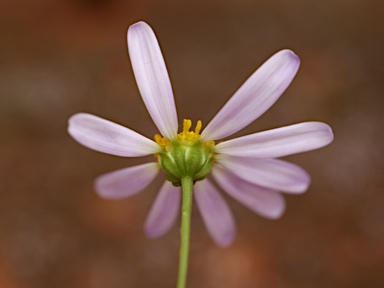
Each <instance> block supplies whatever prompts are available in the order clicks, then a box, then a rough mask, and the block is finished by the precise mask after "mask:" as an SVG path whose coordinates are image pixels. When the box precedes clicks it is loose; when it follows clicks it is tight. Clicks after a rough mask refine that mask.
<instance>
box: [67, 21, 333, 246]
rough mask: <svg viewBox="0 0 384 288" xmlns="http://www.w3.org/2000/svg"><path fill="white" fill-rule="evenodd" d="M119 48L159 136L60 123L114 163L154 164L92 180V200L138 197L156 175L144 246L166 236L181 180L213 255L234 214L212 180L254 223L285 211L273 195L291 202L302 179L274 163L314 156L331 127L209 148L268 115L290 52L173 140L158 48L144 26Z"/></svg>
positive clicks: (85, 120) (88, 118) (85, 118)
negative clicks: (138, 160)
mask: <svg viewBox="0 0 384 288" xmlns="http://www.w3.org/2000/svg"><path fill="white" fill-rule="evenodd" d="M128 48H129V55H130V59H131V62H132V67H133V71H134V74H135V78H136V82H137V85H138V88H139V90H140V94H141V97H142V98H143V101H144V103H145V106H146V107H147V110H148V112H149V114H150V116H151V117H152V120H153V121H154V123H155V125H156V126H157V128H158V129H159V131H160V134H157V135H155V139H154V140H155V141H153V140H151V139H148V138H146V137H144V136H142V135H141V134H139V133H137V132H135V131H133V130H131V129H129V128H126V127H123V126H120V125H118V124H115V123H113V122H110V121H108V120H105V119H102V118H99V117H97V116H94V115H90V114H86V113H79V114H76V115H74V116H72V117H71V118H70V119H69V128H68V131H69V133H70V135H71V136H72V137H73V138H74V139H76V140H77V141H78V142H79V143H80V144H82V145H84V146H86V147H88V148H91V149H93V150H96V151H99V152H103V153H107V154H111V155H116V156H122V157H139V156H145V155H150V154H154V155H155V157H156V158H154V160H155V161H153V162H151V163H146V164H142V165H138V166H134V167H130V168H125V169H121V170H118V171H114V172H111V173H108V174H105V175H102V176H100V177H99V178H97V179H96V181H95V188H96V191H97V193H98V194H99V195H100V196H101V197H103V198H108V199H120V198H124V197H128V196H132V195H134V194H137V193H139V192H140V191H142V190H144V188H145V187H146V186H147V185H149V184H150V183H151V181H152V180H153V179H154V178H155V177H156V176H157V175H158V174H159V173H160V172H161V171H163V174H164V175H165V178H166V181H165V182H164V184H163V186H162V187H161V189H160V192H159V193H158V195H157V197H156V199H155V201H154V203H153V206H152V208H151V210H150V212H149V214H148V217H147V219H146V222H145V232H146V234H147V235H148V236H149V237H158V236H161V235H163V234H164V233H166V232H167V231H168V230H169V229H170V228H171V227H172V225H173V224H174V222H175V221H176V219H177V216H178V213H179V211H180V208H181V195H182V194H181V180H182V179H183V177H190V178H191V179H192V181H193V183H194V186H193V188H194V191H193V195H194V198H195V201H196V203H197V206H198V208H199V210H200V213H201V215H202V218H203V220H204V223H205V225H206V227H207V230H208V233H209V234H210V236H211V237H212V239H213V240H214V242H215V243H216V244H217V245H219V246H223V247H225V246H228V245H230V244H231V243H232V242H233V240H234V237H235V235H236V225H235V221H234V218H233V215H232V213H231V211H230V209H229V207H228V205H227V203H226V202H225V200H224V198H223V197H222V196H221V194H220V193H219V191H218V189H217V188H216V186H215V185H213V184H212V182H211V180H208V179H207V176H208V174H212V176H213V179H214V180H215V181H216V183H217V184H218V185H219V186H220V187H221V188H222V189H223V190H224V191H225V192H227V193H228V194H229V195H230V196H231V197H233V198H234V199H236V200H237V201H239V202H241V203H242V204H243V205H245V206H247V207H248V208H249V209H251V210H253V211H254V212H256V213H258V214H259V215H261V216H263V217H266V218H270V219H276V218H279V217H280V216H281V215H282V213H283V212H284V210H285V202H284V198H283V196H282V194H281V193H291V194H300V193H303V192H305V191H306V190H307V188H308V186H309V183H310V177H309V175H308V173H307V172H306V171H305V170H303V169H302V168H300V167H299V166H297V165H295V164H292V163H289V162H286V161H283V160H278V159H276V158H278V157H283V156H287V155H292V154H295V153H300V152H305V151H309V150H313V149H317V148H320V147H323V146H325V145H327V144H329V143H330V142H332V140H333V134H332V130H331V128H330V127H329V126H328V125H327V124H324V123H321V122H304V123H300V124H294V125H290V126H285V127H281V128H277V129H272V130H269V131H264V132H259V133H255V134H251V135H247V136H243V137H239V138H236V139H232V140H227V141H223V142H220V143H217V142H215V141H217V140H220V139H222V138H225V137H228V136H230V135H232V134H234V133H236V132H237V131H239V130H241V129H243V128H244V127H245V126H247V125H248V124H250V123H251V122H252V121H254V120H255V119H257V118H258V117H259V116H260V115H262V114H263V113H264V112H265V111H266V110H268V109H269V108H270V107H271V106H272V105H273V104H274V103H275V102H276V101H277V99H278V98H279V97H280V95H281V94H282V93H283V92H284V91H285V89H286V88H287V87H288V85H289V84H290V83H291V81H292V80H293V78H294V77H295V75H296V73H297V71H298V69H299V65H300V59H299V58H298V57H297V55H296V54H294V53H293V52H292V51H290V50H282V51H280V52H278V53H276V54H275V55H273V56H272V57H271V58H269V59H268V60H267V61H266V62H265V63H264V64H263V65H262V66H261V67H260V68H259V69H258V70H256V72H254V73H253V74H252V75H251V76H250V77H249V79H248V80H247V81H246V82H245V83H244V84H243V85H242V86H241V87H240V89H238V90H237V92H236V93H235V94H234V95H233V96H232V98H231V99H230V100H229V101H228V102H227V103H226V104H225V105H224V107H223V108H222V109H221V110H220V111H219V113H218V114H217V115H216V116H215V117H214V118H213V119H212V120H211V121H210V122H209V124H208V125H207V126H206V127H205V129H203V130H202V132H201V133H200V131H201V129H202V123H201V121H198V122H197V124H196V127H195V129H194V131H190V129H191V126H192V122H191V121H190V120H188V119H186V120H184V122H183V130H182V131H181V132H180V133H178V122H177V113H176V107H175V102H174V97H173V92H172V86H171V83H170V80H169V76H168V73H167V69H166V65H165V63H164V59H163V57H162V54H161V50H160V47H159V44H158V42H157V40H156V36H155V34H154V32H153V31H152V29H151V28H150V27H149V26H148V25H147V24H146V23H144V22H139V23H136V24H134V25H132V26H130V28H129V30H128Z"/></svg>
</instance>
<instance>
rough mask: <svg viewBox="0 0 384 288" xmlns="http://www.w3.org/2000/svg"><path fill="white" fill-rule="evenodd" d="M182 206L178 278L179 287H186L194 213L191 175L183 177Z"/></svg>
mask: <svg viewBox="0 0 384 288" xmlns="http://www.w3.org/2000/svg"><path fill="white" fill-rule="evenodd" d="M181 188H182V191H183V194H182V199H183V200H182V207H181V227H180V255H179V275H178V278H177V288H185V287H186V285H187V272H188V255H189V238H190V234H191V214H192V199H193V198H192V196H193V195H192V192H193V180H192V178H191V177H184V178H182V179H181Z"/></svg>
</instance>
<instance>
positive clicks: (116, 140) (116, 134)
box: [68, 113, 160, 157]
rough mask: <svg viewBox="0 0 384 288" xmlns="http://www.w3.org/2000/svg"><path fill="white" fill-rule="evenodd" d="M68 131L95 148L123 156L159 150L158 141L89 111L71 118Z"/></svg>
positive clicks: (141, 154) (83, 142)
mask: <svg viewBox="0 0 384 288" xmlns="http://www.w3.org/2000/svg"><path fill="white" fill-rule="evenodd" d="M68 122H69V126H68V133H69V134H70V135H71V136H72V137H73V138H74V139H75V140H76V141H78V142H79V143H80V144H82V145H84V146H86V147H88V148H91V149H93V150H96V151H99V152H103V153H107V154H112V155H116V156H123V157H138V156H145V155H150V154H154V153H157V152H159V150H160V146H159V145H158V144H156V142H154V141H152V140H150V139H148V138H146V137H144V136H142V135H140V134H139V133H137V132H135V131H133V130H131V129H129V128H126V127H123V126H121V125H119V124H116V123H113V122H111V121H108V120H105V119H102V118H100V117H97V116H95V115H91V114H87V113H78V114H75V115H73V116H72V117H71V118H69V121H68Z"/></svg>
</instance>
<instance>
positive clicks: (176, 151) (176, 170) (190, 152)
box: [158, 140, 213, 186]
mask: <svg viewBox="0 0 384 288" xmlns="http://www.w3.org/2000/svg"><path fill="white" fill-rule="evenodd" d="M212 157H213V151H212V149H210V148H209V147H207V146H206V145H204V143H203V142H202V141H200V140H197V141H195V142H194V143H192V144H191V145H188V144H184V143H180V142H177V141H174V142H172V143H171V145H170V146H169V147H168V149H167V151H165V150H164V151H163V152H161V153H159V154H158V163H159V165H160V167H161V168H162V169H163V171H164V174H165V178H166V179H167V180H168V181H170V182H172V184H173V185H175V186H181V179H182V178H183V177H191V178H192V180H193V181H194V182H196V181H200V180H203V179H204V178H205V177H206V176H207V175H208V174H209V173H210V172H211V162H212Z"/></svg>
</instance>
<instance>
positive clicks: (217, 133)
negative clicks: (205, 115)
mask: <svg viewBox="0 0 384 288" xmlns="http://www.w3.org/2000/svg"><path fill="white" fill-rule="evenodd" d="M299 66H300V59H299V57H297V55H296V54H295V53H293V52H292V51H290V50H282V51H280V52H278V53H276V54H275V55H273V56H272V57H271V58H269V59H268V60H267V61H266V62H265V63H264V64H263V65H262V66H261V67H260V68H259V69H257V70H256V72H254V73H253V75H252V76H251V77H249V78H248V80H247V81H246V82H245V83H244V84H243V85H242V86H241V87H240V88H239V90H237V91H236V93H235V94H234V95H233V96H232V98H231V99H229V101H228V102H227V103H226V104H225V105H224V107H223V108H222V109H221V110H220V111H219V113H217V115H216V116H215V117H214V118H213V119H212V120H211V122H210V123H209V124H208V126H207V127H206V128H205V129H204V131H203V133H202V134H201V136H202V138H204V139H205V140H218V139H221V138H224V137H227V136H229V135H232V134H234V133H236V132H237V131H239V130H241V129H243V128H244V127H245V126H247V125H248V124H250V123H251V122H253V121H254V120H255V119H256V118H258V117H259V116H260V115H262V114H263V113H264V112H265V111H267V110H268V109H269V107H271V106H272V105H273V104H274V103H275V102H276V101H277V99H279V97H280V95H281V94H282V93H283V92H284V91H285V89H287V87H288V86H289V84H290V83H291V82H292V80H293V78H294V77H295V75H296V73H297V70H298V69H299Z"/></svg>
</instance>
